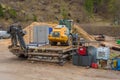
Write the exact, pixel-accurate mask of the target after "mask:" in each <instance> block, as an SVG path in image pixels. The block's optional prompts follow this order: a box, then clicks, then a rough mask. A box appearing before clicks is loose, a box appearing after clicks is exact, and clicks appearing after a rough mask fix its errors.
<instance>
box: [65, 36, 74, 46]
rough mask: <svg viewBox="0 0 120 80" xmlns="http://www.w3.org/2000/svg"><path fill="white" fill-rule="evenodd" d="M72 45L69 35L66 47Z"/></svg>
mask: <svg viewBox="0 0 120 80" xmlns="http://www.w3.org/2000/svg"><path fill="white" fill-rule="evenodd" d="M72 44H73V39H72V35H69V37H68V41H67V43H66V45H67V46H72Z"/></svg>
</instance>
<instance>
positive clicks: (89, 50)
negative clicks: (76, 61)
mask: <svg viewBox="0 0 120 80" xmlns="http://www.w3.org/2000/svg"><path fill="white" fill-rule="evenodd" d="M87 54H88V55H90V56H92V63H97V59H96V54H97V48H95V47H93V46H88V47H87Z"/></svg>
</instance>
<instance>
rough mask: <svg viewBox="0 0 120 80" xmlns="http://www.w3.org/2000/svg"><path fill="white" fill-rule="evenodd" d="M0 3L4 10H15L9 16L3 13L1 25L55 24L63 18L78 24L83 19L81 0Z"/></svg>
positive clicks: (3, 0) (24, 0)
mask: <svg viewBox="0 0 120 80" xmlns="http://www.w3.org/2000/svg"><path fill="white" fill-rule="evenodd" d="M0 3H1V5H2V7H4V8H5V9H6V10H7V9H14V10H15V12H13V11H11V12H12V13H11V14H10V15H9V14H6V13H5V16H3V17H4V18H2V19H0V21H1V22H2V23H1V24H9V23H12V22H13V21H20V22H22V23H25V24H28V23H30V22H33V21H40V22H51V21H52V22H56V21H57V19H61V18H64V17H68V18H71V19H73V20H74V21H75V22H78V23H79V22H81V21H84V19H85V13H84V9H83V2H82V0H65V1H64V0H11V1H8V0H0ZM7 12H8V11H7ZM83 15H84V16H83ZM6 22H7V23H6Z"/></svg>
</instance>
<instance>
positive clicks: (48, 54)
mask: <svg viewBox="0 0 120 80" xmlns="http://www.w3.org/2000/svg"><path fill="white" fill-rule="evenodd" d="M28 55H32V56H54V57H58V56H59V54H55V53H28Z"/></svg>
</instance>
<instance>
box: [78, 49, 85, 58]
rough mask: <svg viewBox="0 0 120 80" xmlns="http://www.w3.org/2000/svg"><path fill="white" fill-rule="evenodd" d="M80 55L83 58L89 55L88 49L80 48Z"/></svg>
mask: <svg viewBox="0 0 120 80" xmlns="http://www.w3.org/2000/svg"><path fill="white" fill-rule="evenodd" d="M78 54H79V55H82V56H86V55H87V49H86V47H79V48H78Z"/></svg>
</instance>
